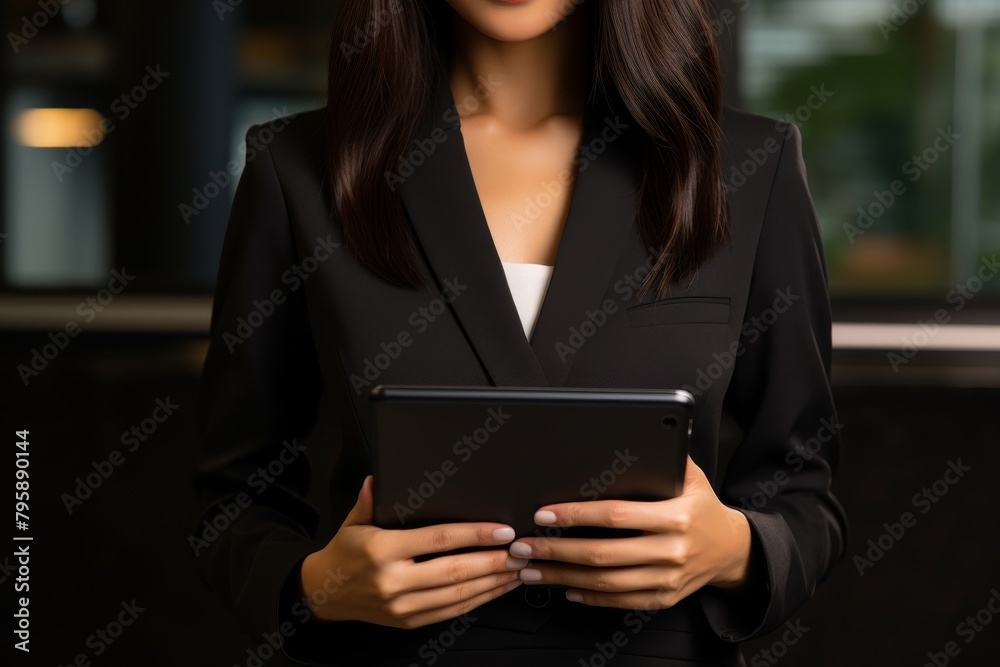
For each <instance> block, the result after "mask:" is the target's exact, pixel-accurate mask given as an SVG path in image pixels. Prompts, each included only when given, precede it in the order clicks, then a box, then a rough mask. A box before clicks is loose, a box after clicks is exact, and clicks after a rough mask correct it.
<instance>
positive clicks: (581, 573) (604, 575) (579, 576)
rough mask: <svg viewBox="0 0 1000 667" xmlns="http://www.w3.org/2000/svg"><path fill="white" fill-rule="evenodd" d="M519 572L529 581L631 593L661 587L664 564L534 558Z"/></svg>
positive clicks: (521, 577)
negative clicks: (616, 564) (606, 564)
mask: <svg viewBox="0 0 1000 667" xmlns="http://www.w3.org/2000/svg"><path fill="white" fill-rule="evenodd" d="M519 574H520V579H521V581H523V582H525V583H528V584H551V585H561V586H569V587H570V588H584V589H587V590H590V591H596V592H601V593H628V592H632V591H644V590H649V589H655V588H657V587H659V586H660V579H661V578H662V576H663V568H661V567H653V566H649V565H644V566H635V567H590V566H588V565H571V564H568V563H546V562H541V561H534V562H532V563H531V566H530V567H527V568H524V569H522V570H520V572H519Z"/></svg>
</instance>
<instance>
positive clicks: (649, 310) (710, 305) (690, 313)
mask: <svg viewBox="0 0 1000 667" xmlns="http://www.w3.org/2000/svg"><path fill="white" fill-rule="evenodd" d="M627 312H628V323H629V326H633V327H648V326H654V325H658V324H728V323H729V297H712V296H684V297H675V298H671V299H663V300H662V301H655V302H653V303H645V304H642V305H639V306H632V307H631V308H629V309H628V310H627Z"/></svg>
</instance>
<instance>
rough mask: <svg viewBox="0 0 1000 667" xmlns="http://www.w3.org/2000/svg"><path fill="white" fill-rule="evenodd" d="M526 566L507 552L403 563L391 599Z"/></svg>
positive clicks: (478, 553) (522, 561)
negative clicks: (393, 596) (394, 596)
mask: <svg viewBox="0 0 1000 667" xmlns="http://www.w3.org/2000/svg"><path fill="white" fill-rule="evenodd" d="M526 565H528V560H527V559H526V558H514V557H513V556H511V555H510V554H509V553H507V550H506V549H497V550H490V551H477V552H473V553H465V554H455V555H452V556H441V557H440V558H432V559H431V560H428V561H424V562H422V563H412V562H411V563H406V564H404V565H403V567H402V568H400V576H399V578H398V586H399V589H398V590H396V591H390V592H389V593H390V595H399V594H401V593H407V592H409V591H416V590H421V589H428V588H437V587H440V586H448V585H451V584H459V583H462V582H463V581H469V580H472V579H478V578H480V577H485V576H487V575H490V574H501V573H507V572H511V571H516V570H520V569H521V568H522V567H525V566H526Z"/></svg>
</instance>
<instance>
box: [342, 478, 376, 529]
mask: <svg viewBox="0 0 1000 667" xmlns="http://www.w3.org/2000/svg"><path fill="white" fill-rule="evenodd" d="M373 482H374V478H373V477H372V476H371V475H368V476H367V477H365V481H364V482H362V484H361V490H360V491H358V500H357V502H356V503H354V507H353V508H351V511H350V513H349V514H348V515H347V518H346V519H344V523H343V525H344V526H358V525H371V524H372V523H373V522H374V520H375V517H374V509H373V508H374V506H375V503H374V501H373V500H372V483H373Z"/></svg>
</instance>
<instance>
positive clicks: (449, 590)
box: [388, 571, 519, 618]
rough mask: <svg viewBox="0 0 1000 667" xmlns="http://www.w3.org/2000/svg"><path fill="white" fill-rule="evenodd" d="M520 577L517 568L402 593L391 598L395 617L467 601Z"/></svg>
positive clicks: (389, 607) (391, 609) (390, 607)
mask: <svg viewBox="0 0 1000 667" xmlns="http://www.w3.org/2000/svg"><path fill="white" fill-rule="evenodd" d="M517 581H519V577H518V576H517V572H516V571H513V572H511V571H507V572H501V573H493V574H488V575H485V576H482V577H477V578H475V579H469V580H467V581H462V582H460V583H457V584H448V585H447V586H438V587H437V588H428V589H424V590H419V591H413V592H410V593H403V594H402V595H399V596H397V597H395V598H393V599H392V600H390V601H389V602H388V610H389V613H391V614H392V615H393V616H394V617H396V618H406V617H408V616H413V615H414V614H419V613H423V612H427V611H432V610H435V609H440V608H443V607H449V606H453V605H459V604H463V603H467V602H468V601H469V600H472V599H474V598H476V597H477V596H479V595H482V594H484V593H488V592H490V591H492V590H495V589H497V588H502V587H504V586H507V585H508V584H511V583H514V582H517Z"/></svg>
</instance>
